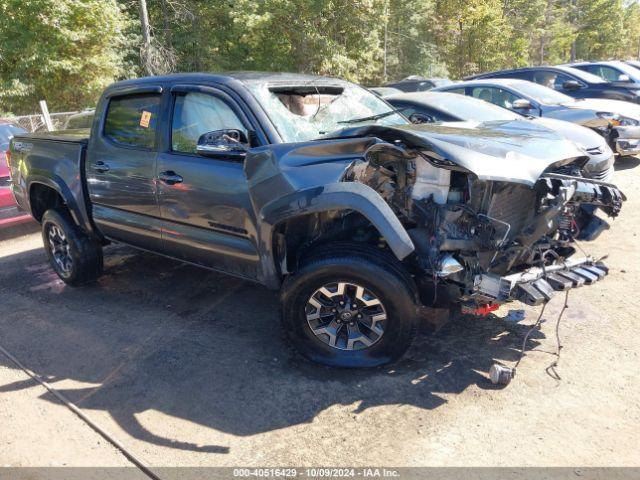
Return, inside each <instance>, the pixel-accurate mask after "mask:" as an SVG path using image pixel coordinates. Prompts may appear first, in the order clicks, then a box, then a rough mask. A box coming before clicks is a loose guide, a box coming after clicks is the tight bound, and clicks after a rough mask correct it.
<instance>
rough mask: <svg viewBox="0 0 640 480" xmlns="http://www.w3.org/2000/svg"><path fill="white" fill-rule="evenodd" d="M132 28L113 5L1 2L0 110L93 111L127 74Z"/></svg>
mask: <svg viewBox="0 0 640 480" xmlns="http://www.w3.org/2000/svg"><path fill="white" fill-rule="evenodd" d="M130 24H131V19H130V18H129V17H127V16H125V15H123V14H122V12H121V10H120V7H119V5H118V4H117V3H116V1H115V0H0V58H1V60H2V61H1V63H0V104H1V105H2V106H1V107H0V110H11V111H13V113H16V114H19V113H33V112H34V111H37V110H38V101H39V100H42V99H45V100H47V102H48V104H49V109H50V111H59V110H66V109H79V108H82V107H85V106H91V105H92V104H93V103H94V102H95V100H96V98H97V96H98V95H99V94H100V92H101V91H102V89H103V88H104V87H105V86H106V85H107V84H109V83H110V82H112V81H113V80H114V79H116V78H119V77H121V76H123V75H126V74H127V66H126V64H125V62H124V56H123V53H124V52H126V50H127V48H130V46H132V38H131V36H127V34H126V33H125V32H126V31H127V29H128V28H129V26H130Z"/></svg>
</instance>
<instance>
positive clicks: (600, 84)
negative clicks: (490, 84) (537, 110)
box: [465, 65, 640, 103]
mask: <svg viewBox="0 0 640 480" xmlns="http://www.w3.org/2000/svg"><path fill="white" fill-rule="evenodd" d="M489 78H493V79H508V78H512V79H518V80H527V81H529V82H534V83H538V84H540V85H544V86H545V87H549V88H553V89H554V90H557V91H559V92H561V93H564V94H565V95H568V96H570V97H573V98H609V99H612V100H624V101H627V102H633V103H640V85H637V84H634V83H629V82H608V81H606V80H604V79H603V78H601V77H599V76H597V75H593V74H592V73H589V72H585V71H583V70H580V69H577V68H572V67H568V66H563V65H559V66H555V67H551V66H541V67H525V68H516V69H512V70H500V71H497V72H488V73H481V74H478V75H472V76H470V77H467V78H465V80H480V79H489Z"/></svg>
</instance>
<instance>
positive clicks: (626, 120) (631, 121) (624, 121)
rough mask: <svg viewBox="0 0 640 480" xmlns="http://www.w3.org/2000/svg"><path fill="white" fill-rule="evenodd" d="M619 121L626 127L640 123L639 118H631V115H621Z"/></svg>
mask: <svg viewBox="0 0 640 480" xmlns="http://www.w3.org/2000/svg"><path fill="white" fill-rule="evenodd" d="M619 121H620V125H623V126H626V127H631V126H636V125H640V122H638V120H636V119H634V118H629V117H620V120H619Z"/></svg>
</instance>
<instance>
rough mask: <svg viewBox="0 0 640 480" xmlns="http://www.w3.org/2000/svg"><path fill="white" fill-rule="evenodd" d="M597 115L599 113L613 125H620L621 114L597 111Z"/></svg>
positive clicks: (599, 115)
mask: <svg viewBox="0 0 640 480" xmlns="http://www.w3.org/2000/svg"><path fill="white" fill-rule="evenodd" d="M596 115H598V117H600V118H604V119H605V120H608V121H609V123H610V124H611V125H615V126H617V125H620V115H618V114H617V113H611V112H597V113H596Z"/></svg>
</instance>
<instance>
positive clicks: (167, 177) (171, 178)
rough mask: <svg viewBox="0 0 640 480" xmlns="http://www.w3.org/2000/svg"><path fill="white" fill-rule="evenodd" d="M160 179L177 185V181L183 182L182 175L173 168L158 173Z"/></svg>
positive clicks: (168, 183)
mask: <svg viewBox="0 0 640 480" xmlns="http://www.w3.org/2000/svg"><path fill="white" fill-rule="evenodd" d="M158 180H160V181H161V182H164V183H166V184H167V185H175V184H176V183H182V177H181V176H180V175H178V174H177V173H176V172H174V171H173V170H168V171H166V172H160V173H159V174H158Z"/></svg>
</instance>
